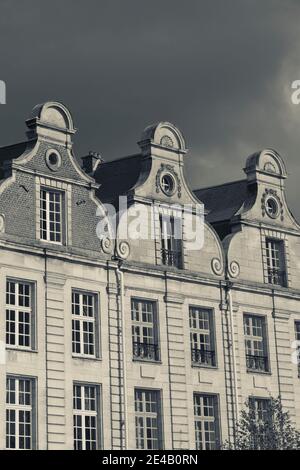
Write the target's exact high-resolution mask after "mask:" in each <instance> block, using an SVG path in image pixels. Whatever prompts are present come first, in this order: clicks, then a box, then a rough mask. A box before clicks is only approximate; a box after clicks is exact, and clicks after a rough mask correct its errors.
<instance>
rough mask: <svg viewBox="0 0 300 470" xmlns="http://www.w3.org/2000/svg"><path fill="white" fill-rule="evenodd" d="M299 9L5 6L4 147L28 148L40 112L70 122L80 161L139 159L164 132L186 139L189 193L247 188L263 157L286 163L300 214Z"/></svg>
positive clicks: (133, 2) (281, 5)
mask: <svg viewBox="0 0 300 470" xmlns="http://www.w3.org/2000/svg"><path fill="white" fill-rule="evenodd" d="M299 20H300V3H299V2H298V1H296V0H295V1H289V0H285V1H280V0H278V1H277V0H264V1H261V0H260V1H256V0H251V1H250V0H249V1H248V0H235V1H233V0H219V1H217V0H207V1H204V0H187V1H186V2H183V1H182V0H180V1H177V0H159V1H158V0H151V1H145V0H120V1H115V0H97V1H96V0H85V1H83V0H77V1H76V2H75V1H70V0H64V1H57V0H52V1H47V2H46V1H35V0H27V1H26V2H21V1H17V0H7V1H5V0H0V52H1V56H0V60H1V62H0V79H2V80H5V81H6V83H7V105H5V106H0V125H1V128H0V129H1V131H0V132H1V134H0V143H1V145H4V144H6V143H10V142H15V141H16V140H21V139H22V138H23V134H24V124H23V123H24V118H25V117H26V116H27V115H28V114H29V112H30V110H31V108H32V107H33V105H35V104H36V103H38V102H42V101H46V100H49V99H54V100H58V101H62V102H64V103H65V104H66V105H67V106H68V107H69V108H70V110H71V112H72V114H73V117H74V120H75V125H76V127H78V128H79V131H78V133H77V137H76V140H75V142H76V146H75V152H76V154H77V155H83V154H84V153H85V152H87V151H88V150H96V151H99V152H100V153H102V155H103V157H104V158H105V159H107V160H109V159H112V158H114V157H118V156H122V155H126V154H128V153H131V152H135V151H136V149H137V147H136V144H135V143H136V141H137V140H139V137H140V134H141V131H142V129H143V128H144V127H145V126H146V125H147V124H149V123H151V122H154V121H158V120H169V121H171V122H174V123H175V124H176V125H178V127H179V128H180V129H181V130H182V131H183V133H184V135H185V137H186V139H187V143H188V147H189V148H190V156H189V158H188V161H187V175H188V177H189V180H190V182H191V184H192V185H193V186H206V185H210V184H215V183H220V182H223V181H226V180H231V179H235V178H240V177H242V176H243V174H242V172H241V168H242V167H243V165H244V162H245V158H246V157H247V155H248V154H250V153H252V152H254V151H256V150H258V149H260V148H264V147H273V148H275V149H277V150H278V151H279V152H280V153H281V154H282V155H283V157H284V158H285V159H286V162H287V165H288V170H289V172H290V178H289V183H288V199H289V201H290V204H291V206H292V208H293V210H294V212H295V214H296V215H297V216H298V218H300V209H298V207H297V203H298V201H297V199H298V190H297V187H298V180H299V177H300V165H299V163H298V158H299V157H298V148H299V140H300V135H299V126H300V117H299V116H300V105H299V106H298V107H297V106H295V105H292V104H291V100H290V94H291V88H290V86H291V83H292V81H293V80H296V79H300V64H299V61H300V46H299V44H300V30H299Z"/></svg>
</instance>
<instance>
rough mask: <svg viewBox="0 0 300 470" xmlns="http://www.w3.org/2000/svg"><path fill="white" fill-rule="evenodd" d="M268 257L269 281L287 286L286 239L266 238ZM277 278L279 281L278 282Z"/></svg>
mask: <svg viewBox="0 0 300 470" xmlns="http://www.w3.org/2000/svg"><path fill="white" fill-rule="evenodd" d="M266 259H267V271H268V272H267V275H268V283H269V284H273V285H279V286H283V287H285V286H286V285H287V272H286V263H285V246H284V240H280V239H279V240H278V239H275V238H268V237H267V238H266ZM276 279H277V281H278V282H276Z"/></svg>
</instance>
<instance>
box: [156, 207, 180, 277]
mask: <svg viewBox="0 0 300 470" xmlns="http://www.w3.org/2000/svg"><path fill="white" fill-rule="evenodd" d="M160 228H161V258H162V263H163V264H164V265H166V266H175V267H177V268H182V222H181V219H180V218H178V217H174V216H169V215H164V214H162V215H161V216H160Z"/></svg>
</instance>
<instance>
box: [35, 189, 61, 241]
mask: <svg viewBox="0 0 300 470" xmlns="http://www.w3.org/2000/svg"><path fill="white" fill-rule="evenodd" d="M40 194H41V195H40V237H41V240H45V241H47V242H55V243H62V223H63V221H62V218H63V211H62V209H63V208H62V199H63V195H62V193H61V192H59V191H55V190H52V189H41V193H40Z"/></svg>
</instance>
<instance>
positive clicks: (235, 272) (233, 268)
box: [228, 261, 240, 278]
mask: <svg viewBox="0 0 300 470" xmlns="http://www.w3.org/2000/svg"><path fill="white" fill-rule="evenodd" d="M228 272H229V275H230V277H233V278H236V277H238V276H239V274H240V265H239V263H237V262H236V261H231V263H230V265H229V268H228Z"/></svg>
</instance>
